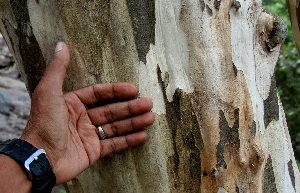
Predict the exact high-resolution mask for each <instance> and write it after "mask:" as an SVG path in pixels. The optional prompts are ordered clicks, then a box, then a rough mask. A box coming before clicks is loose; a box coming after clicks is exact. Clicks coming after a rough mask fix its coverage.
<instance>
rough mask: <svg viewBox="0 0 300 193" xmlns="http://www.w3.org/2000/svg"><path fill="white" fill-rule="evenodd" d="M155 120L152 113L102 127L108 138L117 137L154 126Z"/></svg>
mask: <svg viewBox="0 0 300 193" xmlns="http://www.w3.org/2000/svg"><path fill="white" fill-rule="evenodd" d="M154 120H155V117H154V114H153V113H151V112H148V113H145V114H142V115H138V116H135V117H131V118H128V119H123V120H120V121H115V122H111V123H107V124H104V125H101V127H102V129H103V131H104V133H105V135H106V137H115V136H118V135H122V134H124V133H128V132H132V131H134V130H138V129H142V128H144V127H147V126H149V125H152V124H153V122H154Z"/></svg>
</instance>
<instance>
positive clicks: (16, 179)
mask: <svg viewBox="0 0 300 193" xmlns="http://www.w3.org/2000/svg"><path fill="white" fill-rule="evenodd" d="M0 165H1V167H0V179H1V180H0V187H1V192H2V191H3V192H19V191H20V190H24V192H30V190H31V186H32V183H31V181H30V180H29V179H28V177H27V174H26V171H25V170H24V169H23V168H22V167H21V166H20V165H19V164H18V163H17V162H16V161H15V160H14V159H13V158H11V157H9V156H7V155H4V154H0ZM11 179H13V180H11Z"/></svg>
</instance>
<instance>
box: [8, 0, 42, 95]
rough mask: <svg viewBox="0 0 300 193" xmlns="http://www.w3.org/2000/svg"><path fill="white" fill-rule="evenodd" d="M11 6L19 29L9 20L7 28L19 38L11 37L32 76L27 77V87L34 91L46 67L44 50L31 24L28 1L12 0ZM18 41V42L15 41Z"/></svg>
mask: <svg viewBox="0 0 300 193" xmlns="http://www.w3.org/2000/svg"><path fill="white" fill-rule="evenodd" d="M11 7H12V10H13V12H14V15H15V18H16V21H17V25H18V26H17V29H15V28H13V27H12V26H10V24H9V22H5V25H6V27H7V28H10V30H9V31H10V32H9V33H14V34H15V36H17V37H18V39H17V40H16V39H11V42H12V44H13V47H14V46H16V45H18V46H19V47H18V48H17V49H18V50H19V51H20V55H21V58H22V61H18V62H20V64H21V63H22V64H23V66H24V71H25V73H26V74H27V75H28V76H30V78H28V79H27V89H28V90H29V93H30V95H31V93H32V92H33V91H34V89H35V87H36V86H37V84H38V83H39V81H40V79H41V77H42V75H43V71H44V69H45V67H46V64H45V61H44V58H43V54H42V51H41V49H40V47H39V44H38V42H37V40H36V38H35V36H34V35H33V32H32V26H31V25H30V19H29V13H28V8H27V1H11ZM15 41H18V42H15Z"/></svg>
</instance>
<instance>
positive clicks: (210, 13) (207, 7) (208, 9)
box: [206, 5, 213, 16]
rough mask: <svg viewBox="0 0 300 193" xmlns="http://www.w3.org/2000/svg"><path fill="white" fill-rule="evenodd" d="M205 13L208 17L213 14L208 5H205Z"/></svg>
mask: <svg viewBox="0 0 300 193" xmlns="http://www.w3.org/2000/svg"><path fill="white" fill-rule="evenodd" d="M206 11H207V13H208V15H210V16H212V14H213V12H212V10H211V8H210V7H209V6H208V5H206Z"/></svg>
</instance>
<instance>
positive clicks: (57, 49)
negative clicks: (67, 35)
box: [55, 42, 63, 52]
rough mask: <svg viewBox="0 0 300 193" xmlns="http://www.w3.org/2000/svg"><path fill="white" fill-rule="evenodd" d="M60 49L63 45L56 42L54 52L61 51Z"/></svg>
mask: <svg viewBox="0 0 300 193" xmlns="http://www.w3.org/2000/svg"><path fill="white" fill-rule="evenodd" d="M62 48H63V43H62V42H58V43H57V44H56V47H55V52H59V51H61V50H62Z"/></svg>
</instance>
